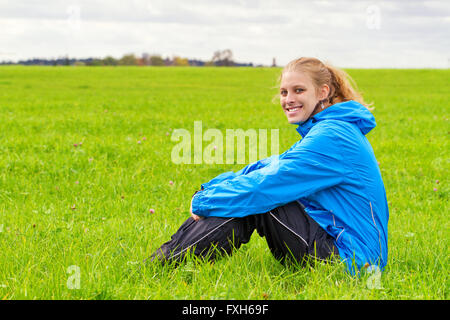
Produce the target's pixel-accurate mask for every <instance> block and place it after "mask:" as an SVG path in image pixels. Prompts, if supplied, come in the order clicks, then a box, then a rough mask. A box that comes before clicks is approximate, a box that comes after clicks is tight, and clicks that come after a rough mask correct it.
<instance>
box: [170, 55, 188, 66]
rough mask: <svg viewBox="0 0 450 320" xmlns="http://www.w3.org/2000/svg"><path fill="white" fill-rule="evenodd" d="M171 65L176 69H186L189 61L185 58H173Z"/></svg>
mask: <svg viewBox="0 0 450 320" xmlns="http://www.w3.org/2000/svg"><path fill="white" fill-rule="evenodd" d="M173 65H174V66H177V67H187V66H189V61H188V59H187V58H180V57H176V56H175V57H174V58H173Z"/></svg>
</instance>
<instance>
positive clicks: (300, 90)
mask: <svg viewBox="0 0 450 320" xmlns="http://www.w3.org/2000/svg"><path fill="white" fill-rule="evenodd" d="M303 91H305V90H303V89H300V88H297V89H295V92H296V93H302V92H303Z"/></svg>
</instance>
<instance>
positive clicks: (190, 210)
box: [189, 197, 201, 221]
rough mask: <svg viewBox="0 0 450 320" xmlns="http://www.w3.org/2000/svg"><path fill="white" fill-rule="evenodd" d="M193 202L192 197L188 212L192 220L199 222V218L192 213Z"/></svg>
mask: <svg viewBox="0 0 450 320" xmlns="http://www.w3.org/2000/svg"><path fill="white" fill-rule="evenodd" d="M193 200H194V197H192V199H191V208H190V209H189V212H190V213H191V216H192V218H193V219H194V220H195V221H198V220H200V218H201V217H199V216H198V215H196V214H194V213H192V201H193Z"/></svg>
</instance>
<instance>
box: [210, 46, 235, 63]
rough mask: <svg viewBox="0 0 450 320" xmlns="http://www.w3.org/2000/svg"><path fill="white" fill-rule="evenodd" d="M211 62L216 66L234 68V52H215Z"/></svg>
mask: <svg viewBox="0 0 450 320" xmlns="http://www.w3.org/2000/svg"><path fill="white" fill-rule="evenodd" d="M211 62H212V63H213V64H214V65H216V66H226V67H230V66H234V61H233V52H232V51H231V50H230V49H225V50H223V51H220V50H218V51H215V52H214V54H213V57H212V59H211Z"/></svg>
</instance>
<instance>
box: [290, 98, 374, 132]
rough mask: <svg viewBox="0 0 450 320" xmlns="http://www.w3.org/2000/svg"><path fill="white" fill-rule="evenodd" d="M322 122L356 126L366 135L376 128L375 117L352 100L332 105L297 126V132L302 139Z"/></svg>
mask: <svg viewBox="0 0 450 320" xmlns="http://www.w3.org/2000/svg"><path fill="white" fill-rule="evenodd" d="M323 120H340V121H345V122H349V123H352V124H354V125H356V126H357V127H358V128H359V129H360V130H361V132H362V134H364V135H366V134H367V133H369V132H370V131H371V130H372V129H373V128H375V126H376V122H375V117H374V116H373V114H372V113H371V112H370V111H369V110H368V109H367V108H366V107H365V106H363V105H362V104H361V103H359V102H356V101H354V100H350V101H345V102H340V103H336V104H333V105H332V106H329V107H328V108H326V109H325V110H323V111H321V112H319V113H318V114H316V115H315V116H313V117H311V118H310V119H309V120H308V121H306V122H304V123H301V124H298V123H297V124H298V128H297V131H298V133H300V135H301V136H302V137H304V136H305V135H306V134H307V133H308V132H309V130H311V128H312V127H313V126H314V125H315V124H316V123H317V122H320V121H323Z"/></svg>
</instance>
